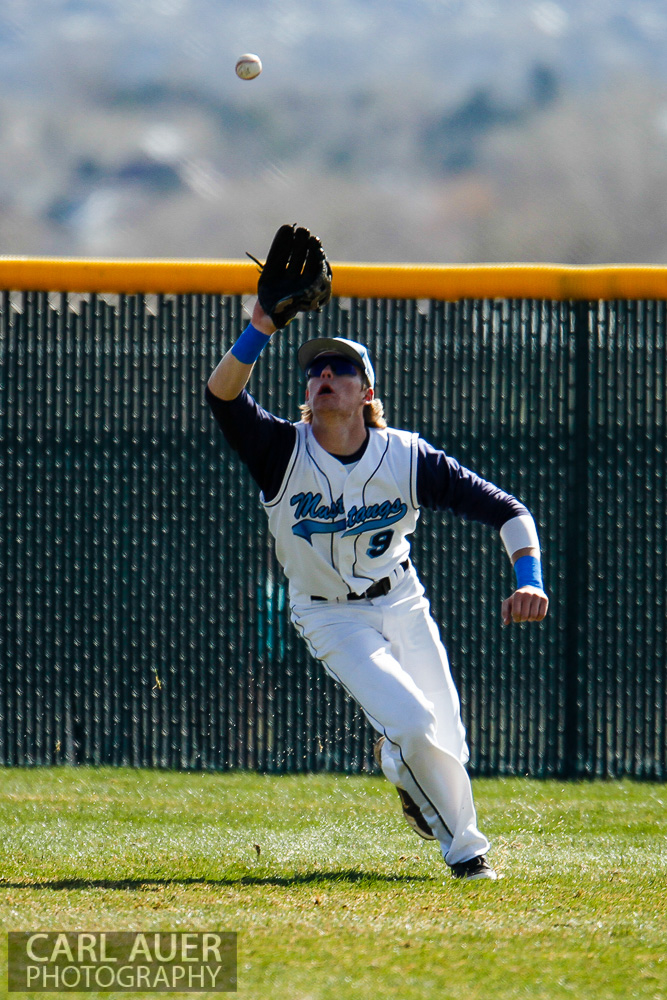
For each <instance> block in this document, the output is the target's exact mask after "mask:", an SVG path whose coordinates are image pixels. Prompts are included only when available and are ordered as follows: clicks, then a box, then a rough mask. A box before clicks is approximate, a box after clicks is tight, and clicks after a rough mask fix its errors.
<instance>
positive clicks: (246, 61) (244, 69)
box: [236, 52, 262, 80]
mask: <svg viewBox="0 0 667 1000" xmlns="http://www.w3.org/2000/svg"><path fill="white" fill-rule="evenodd" d="M261 72H262V60H261V59H260V58H259V56H255V55H253V54H252V52H246V54H245V55H243V56H240V57H239V59H238V60H237V63H236V75H237V76H239V77H240V78H241V79H242V80H254V79H255V77H256V76H259V74H260V73H261Z"/></svg>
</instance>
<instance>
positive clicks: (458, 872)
mask: <svg viewBox="0 0 667 1000" xmlns="http://www.w3.org/2000/svg"><path fill="white" fill-rule="evenodd" d="M452 875H453V876H454V878H460V879H464V880H465V881H466V882H473V881H474V880H475V879H482V878H486V879H491V880H492V881H495V880H496V879H497V878H498V874H497V872H495V871H494V870H493V868H492V867H491V865H490V864H489V862H488V861H487V860H486V858H485V857H484V855H483V854H481V855H480V856H479V857H477V858H471V859H470V861H459V863H458V864H456V865H452Z"/></svg>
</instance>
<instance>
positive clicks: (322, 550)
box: [264, 423, 419, 601]
mask: <svg viewBox="0 0 667 1000" xmlns="http://www.w3.org/2000/svg"><path fill="white" fill-rule="evenodd" d="M295 427H296V430H297V439H296V444H295V446H294V451H293V453H292V455H291V457H290V461H289V464H288V467H287V472H286V473H285V478H284V480H283V482H282V484H281V487H280V490H279V491H278V494H277V496H276V497H275V499H273V500H272V501H270V502H269V503H264V507H265V510H266V512H267V514H268V517H269V527H270V529H271V533H272V534H273V536H274V538H275V540H276V555H277V556H278V559H279V561H280V563H281V564H282V566H283V568H284V570H285V573H286V575H287V577H288V579H289V581H290V596H291V598H292V600H297V601H298V599H299V598H300V597H301V598H303V597H306V598H308V597H309V596H310V595H311V594H317V595H319V596H322V597H327V598H329V599H334V598H337V597H345V596H346V595H347V594H349V593H351V592H353V593H356V594H361V593H363V592H364V591H365V590H367V588H368V587H369V586H370V585H371V584H372V583H374V582H375V581H376V580H381V579H382V578H383V577H385V576H389V575H390V574H391V572H392V571H393V570H396V569H397V568H398V567H399V566H400V564H401V563H402V562H404V561H405V559H407V558H408V555H409V552H410V543H409V542H408V540H407V536H408V535H410V534H411V533H412V532H413V531H414V530H415V527H416V524H417V519H418V517H419V509H418V507H417V500H416V474H417V440H418V437H417V435H416V434H411V433H409V432H407V431H398V430H394V429H392V428H386V429H383V430H379V429H377V428H369V434H370V437H369V441H368V445H367V447H366V450H365V452H364V454H363V455H362V457H361V459H360V460H359V462H358V463H357V464H356V465H353V466H346V465H344V464H343V463H342V462H340V461H339V460H338V459H337V458H334V457H333V455H330V454H329V453H328V452H326V451H325V450H324V449H323V448H321V447H320V445H319V444H318V443H317V441H316V440H315V437H314V435H313V432H312V428H311V426H310V424H304V423H298V424H296V425H295Z"/></svg>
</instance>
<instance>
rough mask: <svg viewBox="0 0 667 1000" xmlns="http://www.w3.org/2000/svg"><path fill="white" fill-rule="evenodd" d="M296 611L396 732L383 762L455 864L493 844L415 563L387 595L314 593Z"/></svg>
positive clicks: (361, 697) (375, 716)
mask: <svg viewBox="0 0 667 1000" xmlns="http://www.w3.org/2000/svg"><path fill="white" fill-rule="evenodd" d="M292 621H293V622H294V624H295V626H296V628H297V630H298V632H299V633H300V634H301V635H302V636H303V638H304V639H305V640H306V642H307V643H308V645H309V647H310V650H311V652H312V653H313V655H314V656H316V657H317V658H318V659H320V660H322V662H323V664H324V666H325V668H326V670H327V671H328V672H329V673H330V674H331V676H332V677H334V678H335V680H337V681H338V682H339V683H340V684H342V686H343V687H344V688H345V690H346V691H347V692H348V694H350V695H351V696H352V698H354V700H355V701H356V702H357V703H358V704H359V705H360V706H361V708H362V709H363V711H364V712H365V714H366V716H367V718H368V720H369V722H370V723H371V725H372V726H373V727H374V728H375V729H377V731H378V732H380V733H382V734H383V735H384V736H385V737H386V739H385V742H384V744H383V749H382V770H383V771H384V773H385V775H386V777H387V778H388V779H389V781H391V782H392V783H393V784H394V785H397V786H398V787H399V788H403V789H404V790H405V791H406V792H408V794H409V795H411V796H412V798H413V799H414V801H415V802H416V803H417V805H418V806H419V808H420V809H421V811H422V815H423V816H424V818H425V820H426V822H427V823H428V824H429V826H430V827H431V830H432V831H433V834H434V835H435V837H436V838H437V839H438V841H439V842H440V847H441V850H442V854H443V857H444V859H445V861H446V862H447V863H448V864H449V865H453V864H456V863H457V862H459V861H468V860H469V859H470V858H474V857H477V856H478V855H480V854H485V853H486V851H487V850H488V849H489V842H488V840H487V839H486V837H485V836H484V835H483V834H482V833H480V831H479V830H478V829H477V818H476V815H475V806H474V802H473V795H472V788H471V786H470V778H469V776H468V772H467V771H466V769H465V764H466V762H467V760H468V757H469V754H468V747H467V744H466V734H465V729H464V727H463V723H462V722H461V715H460V707H459V697H458V693H457V691H456V687H455V685H454V682H453V680H452V676H451V673H450V669H449V662H448V660H447V653H446V650H445V648H444V646H443V644H442V642H441V641H440V636H439V633H438V627H437V625H436V624H435V622H434V621H433V619H432V617H431V614H430V610H429V602H428V600H427V599H426V597H425V596H424V588H423V587H422V585H421V583H420V581H419V578H418V577H417V574H416V573H415V570H414V569H413V567H412V565H410V568H409V569H408V570H407V572H406V573H405V576H404V577H403V579H402V580H400V581H399V583H397V584H396V586H395V587H394V588H393V589H392V590H391V591H390V592H389V593H388V594H385V595H384V596H383V597H378V598H375V599H373V600H361V601H308V602H298V603H295V604H294V605H293V607H292Z"/></svg>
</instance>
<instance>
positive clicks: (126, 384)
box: [0, 292, 667, 779]
mask: <svg viewBox="0 0 667 1000" xmlns="http://www.w3.org/2000/svg"><path fill="white" fill-rule="evenodd" d="M1 310H2V311H1V316H0V337H1V345H0V346H1V356H0V362H1V381H0V438H1V442H0V498H1V502H2V511H3V528H4V530H3V532H2V540H1V543H0V544H1V546H2V549H1V560H2V587H1V591H2V593H1V598H0V599H1V605H0V606H1V608H2V620H1V621H0V662H1V663H2V684H1V691H0V762H1V763H3V764H5V765H37V764H56V763H64V762H69V763H90V764H112V765H121V764H124V765H133V766H139V767H144V766H151V767H165V768H202V769H228V768H252V769H259V770H262V771H305V770H323V769H329V770H345V771H360V770H367V769H371V767H372V762H371V747H372V739H373V737H372V732H371V730H370V728H369V727H368V725H367V723H366V722H365V720H364V718H363V717H362V715H361V713H360V712H359V711H358V709H357V708H356V707H355V706H354V705H353V704H351V703H350V701H349V700H348V699H347V697H346V696H344V695H343V694H342V693H341V692H340V690H338V689H337V688H336V687H335V686H334V685H333V684H332V682H331V681H330V680H329V679H328V677H327V676H326V675H325V673H324V670H323V669H322V667H321V666H320V665H319V664H317V663H315V662H313V661H312V660H311V659H310V658H309V655H308V653H307V650H306V647H305V645H304V644H302V643H301V641H300V640H299V639H298V637H297V635H296V633H295V632H294V631H293V629H292V626H291V625H290V624H289V621H288V609H287V606H286V590H285V585H284V582H283V578H282V575H281V571H280V567H279V566H278V565H277V563H276V560H275V557H274V555H273V551H272V547H271V544H270V539H269V536H268V532H267V529H266V525H265V517H264V515H263V512H262V511H261V508H260V505H259V502H258V499H257V495H256V488H255V486H254V484H253V482H252V480H251V479H250V477H249V475H248V474H247V472H246V471H245V469H244V468H243V467H241V466H240V464H239V463H238V462H237V461H236V460H235V458H234V456H232V455H231V454H230V453H228V451H227V448H226V445H225V443H224V440H223V438H222V435H221V434H220V432H219V430H218V428H217V426H216V425H215V424H214V421H213V419H212V417H211V415H210V412H209V409H208V407H207V405H206V403H205V401H204V398H203V389H204V385H205V383H206V380H207V378H208V376H209V374H210V372H211V371H212V369H213V368H214V367H215V365H216V364H217V362H218V360H219V358H220V357H221V355H222V354H223V353H224V351H225V350H226V349H227V347H228V346H230V344H231V342H232V341H233V340H234V339H235V338H236V336H237V335H238V333H239V332H240V331H241V329H242V327H243V326H244V325H245V320H244V318H243V311H242V302H241V298H240V297H239V296H217V295H194V294H192V295H159V296H148V295H139V294H137V295H117V296H101V295H96V294H87V295H76V296H75V295H69V296H68V295H67V294H53V293H51V294H49V293H46V292H12V293H10V292H5V293H4V294H2V301H1ZM320 334H322V335H330V334H331V335H333V334H335V335H342V336H346V337H351V338H353V339H356V340H361V341H363V342H365V343H366V344H367V345H368V347H369V349H370V351H371V353H372V356H373V358H374V361H375V365H376V371H377V378H378V393H379V395H380V396H381V397H382V398H383V401H384V403H385V409H386V412H387V416H388V419H389V422H390V423H391V424H392V425H394V426H398V427H407V428H410V429H415V430H418V431H419V432H420V433H421V435H422V436H423V437H425V438H426V439H427V440H429V441H431V442H432V443H433V444H434V445H437V446H440V447H444V448H445V449H446V450H447V451H448V452H449V453H450V454H452V455H454V456H455V457H457V458H458V459H459V460H460V461H461V462H462V463H463V464H464V465H467V466H469V467H471V468H473V469H474V470H476V471H477V472H479V473H480V474H481V475H483V476H485V477H486V478H488V479H491V480H493V481H495V482H497V483H498V484H499V485H500V486H502V487H503V488H504V489H506V490H508V491H510V492H512V493H515V494H516V495H517V496H518V497H520V498H521V499H522V500H523V501H524V502H525V503H526V504H527V505H528V506H529V507H530V508H531V510H532V511H533V513H534V515H535V517H536V520H537V522H538V525H539V527H540V533H541V538H542V543H543V552H544V565H545V581H546V586H547V589H548V591H549V594H550V598H551V611H550V615H549V617H548V618H547V620H546V621H545V622H543V623H542V624H541V625H531V626H511V627H509V628H506V629H503V627H502V626H501V624H500V604H501V601H502V599H503V597H505V596H507V595H508V594H509V593H510V592H511V590H512V586H513V574H512V571H511V568H510V566H509V562H508V560H507V557H506V555H505V553H504V550H503V548H502V545H501V543H500V540H499V538H498V537H497V534H496V533H495V532H493V531H492V530H490V529H488V528H484V527H482V526H479V525H471V524H468V523H465V522H460V521H456V520H455V519H453V518H451V517H450V516H449V515H447V514H442V513H438V514H435V513H432V512H428V511H426V512H423V514H422V518H421V521H420V524H419V526H418V528H417V532H416V534H415V536H414V543H413V558H414V561H415V563H416V565H417V568H418V570H419V572H420V574H421V576H422V579H423V580H424V582H425V584H426V585H427V588H428V592H429V595H430V597H431V600H432V607H433V611H434V615H435V617H436V619H437V620H438V621H439V623H440V625H441V629H442V634H443V639H444V641H445V644H446V645H447V647H448V650H449V654H450V659H451V662H452V669H453V673H454V676H455V678H456V681H457V683H458V686H459V690H460V693H461V697H462V708H463V715H464V721H465V722H466V725H467V727H468V735H469V742H470V744H471V752H472V759H471V769H472V771H473V772H474V773H477V774H530V775H534V776H543V777H547V776H554V775H558V776H574V777H587V776H602V775H604V776H619V775H633V776H636V777H647V778H648V777H651V778H658V779H661V778H664V777H665V774H666V756H667V753H666V744H667V732H666V723H667V683H666V670H665V652H666V650H665V625H666V616H665V562H666V559H665V540H666V538H667V514H666V509H665V492H666V485H667V484H666V481H665V474H666V459H665V415H666V412H665V411H666V406H665V385H666V378H667V372H666V363H665V359H666V348H665V303H664V302H662V301H612V302H597V301H595V302H586V301H582V302H560V301H545V300H532V299H511V300H510V299H505V300H502V299H480V300H471V299H465V300H463V301H460V302H440V301H422V302H415V301H410V300H385V299H352V300H340V299H334V300H333V301H332V303H331V305H330V307H329V308H328V309H327V310H326V311H325V312H324V313H323V314H321V315H319V316H316V317H308V318H306V319H301V320H299V321H296V322H295V323H293V324H292V325H290V327H289V328H288V329H287V330H286V331H284V332H283V333H282V334H280V335H276V337H274V338H273V340H272V342H271V344H270V346H269V347H268V349H267V350H266V351H265V352H264V354H263V355H262V358H261V360H260V362H259V363H258V365H257V368H256V370H255V373H254V375H253V380H252V382H251V385H250V388H251V390H252V391H253V393H254V394H255V396H256V397H257V398H258V399H259V401H260V402H261V403H262V404H264V405H266V406H268V408H269V409H272V410H273V411H274V412H278V413H280V414H282V415H285V416H288V417H290V418H292V419H297V418H298V403H299V401H300V399H301V395H302V391H303V386H302V383H301V380H300V376H299V373H298V371H297V366H296V361H295V355H296V348H297V346H298V344H299V343H300V342H301V340H302V339H304V338H306V337H313V336H318V335H320Z"/></svg>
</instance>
